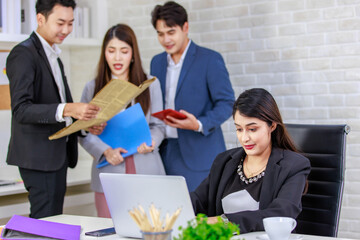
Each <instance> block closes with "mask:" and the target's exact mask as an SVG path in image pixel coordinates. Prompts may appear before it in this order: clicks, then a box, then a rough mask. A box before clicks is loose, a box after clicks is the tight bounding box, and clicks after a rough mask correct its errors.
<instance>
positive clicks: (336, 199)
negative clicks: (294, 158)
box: [286, 124, 350, 237]
mask: <svg viewBox="0 0 360 240" xmlns="http://www.w3.org/2000/svg"><path fill="white" fill-rule="evenodd" d="M286 128H287V130H288V132H289V134H290V136H291V137H292V139H293V141H294V143H295V145H296V147H297V149H298V150H299V151H300V153H302V154H303V155H304V156H306V157H307V158H308V159H309V160H310V163H311V172H310V174H309V177H308V183H309V185H308V191H307V193H306V194H305V195H303V197H302V207H303V210H302V212H301V214H300V215H299V217H298V218H297V227H296V232H297V233H303V234H312V235H319V236H331V237H336V236H337V232H338V225H339V218H340V209H341V201H342V195H343V188H344V172H345V147H346V135H347V134H348V133H349V131H350V127H349V126H347V125H310V124H286Z"/></svg>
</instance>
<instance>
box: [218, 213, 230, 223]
mask: <svg viewBox="0 0 360 240" xmlns="http://www.w3.org/2000/svg"><path fill="white" fill-rule="evenodd" d="M220 217H221V219H222V220H223V222H224V224H225V225H226V224H228V223H229V219H228V218H227V217H226V216H225V214H221V215H220Z"/></svg>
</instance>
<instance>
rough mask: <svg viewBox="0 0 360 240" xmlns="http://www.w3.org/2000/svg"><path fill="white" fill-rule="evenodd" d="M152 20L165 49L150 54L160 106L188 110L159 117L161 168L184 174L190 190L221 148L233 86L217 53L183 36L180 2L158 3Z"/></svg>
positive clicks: (184, 26) (184, 25) (185, 26)
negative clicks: (163, 131)
mask: <svg viewBox="0 0 360 240" xmlns="http://www.w3.org/2000/svg"><path fill="white" fill-rule="evenodd" d="M152 24H153V26H154V28H155V29H156V31H157V34H158V40H159V42H160V44H161V45H162V46H163V47H164V49H165V52H163V53H161V54H158V55H156V56H155V57H153V59H152V61H151V75H153V76H156V77H157V78H158V79H159V80H160V83H161V88H162V92H163V100H164V106H165V108H172V109H175V110H180V112H182V113H184V114H185V115H186V116H187V118H186V119H184V120H179V119H175V118H172V117H168V119H167V120H165V121H164V122H165V123H166V124H167V126H166V127H167V129H166V137H167V140H166V141H165V142H164V143H163V144H162V149H161V153H162V158H163V161H164V166H165V170H166V173H167V174H170V175H182V176H184V177H185V178H186V182H187V184H188V187H189V190H190V191H192V190H194V189H195V188H196V187H197V186H198V185H199V183H200V182H201V181H202V180H203V179H205V177H207V175H208V173H209V170H210V167H211V164H212V161H213V160H214V159H215V157H216V155H217V154H218V153H220V152H223V151H224V150H225V143H224V137H223V134H222V130H221V127H220V125H221V124H222V123H223V122H224V121H226V120H227V119H228V118H229V117H230V116H231V111H232V105H233V103H234V92H233V89H232V87H231V83H230V79H229V74H228V72H227V70H226V67H225V63H224V60H223V58H222V57H221V55H220V54H219V53H217V52H215V51H213V50H210V49H206V48H203V47H200V46H198V45H196V44H195V43H194V42H192V41H191V40H190V39H189V38H188V31H189V24H188V20H187V13H186V10H185V9H184V8H183V7H182V6H181V5H179V4H177V3H175V2H167V3H165V4H164V5H163V6H161V5H157V6H156V7H155V8H154V10H153V12H152Z"/></svg>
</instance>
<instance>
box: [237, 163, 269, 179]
mask: <svg viewBox="0 0 360 240" xmlns="http://www.w3.org/2000/svg"><path fill="white" fill-rule="evenodd" d="M243 165H244V166H245V168H246V170H247V171H248V172H249V173H250V176H249V177H250V178H251V177H253V176H255V175H256V173H259V172H262V171H263V170H264V168H265V167H266V164H265V165H264V166H263V167H262V168H260V169H259V170H256V171H255V172H251V171H250V170H249V168H248V164H246V165H245V162H244V163H243Z"/></svg>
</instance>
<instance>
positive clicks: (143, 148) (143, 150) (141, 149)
mask: <svg viewBox="0 0 360 240" xmlns="http://www.w3.org/2000/svg"><path fill="white" fill-rule="evenodd" d="M154 146H155V141H154V140H152V141H151V146H148V145H146V143H142V144H141V145H140V146H138V148H137V151H138V153H141V154H145V153H149V152H152V151H154V148H155V147H154Z"/></svg>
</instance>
